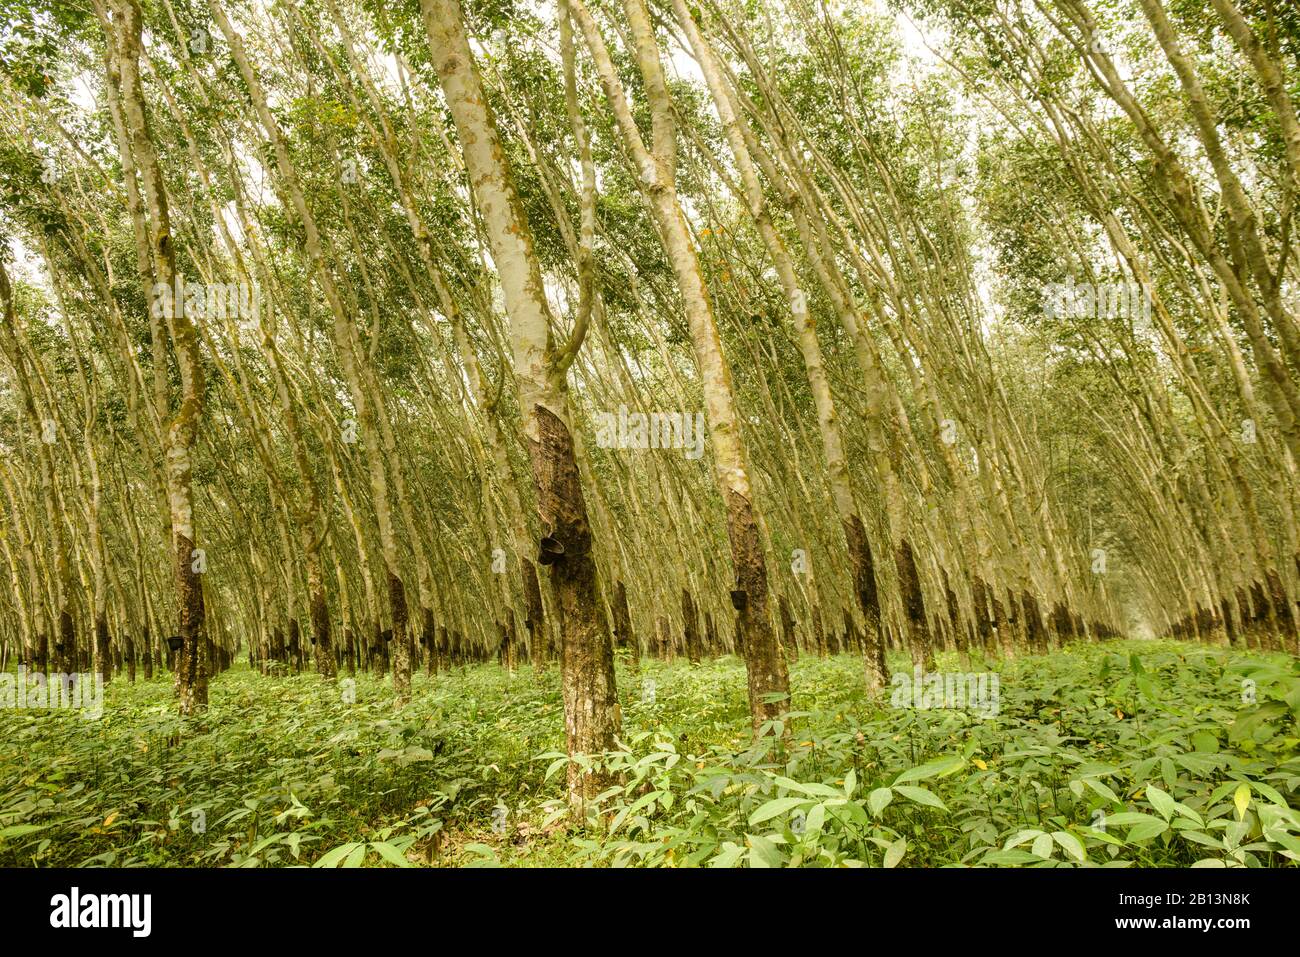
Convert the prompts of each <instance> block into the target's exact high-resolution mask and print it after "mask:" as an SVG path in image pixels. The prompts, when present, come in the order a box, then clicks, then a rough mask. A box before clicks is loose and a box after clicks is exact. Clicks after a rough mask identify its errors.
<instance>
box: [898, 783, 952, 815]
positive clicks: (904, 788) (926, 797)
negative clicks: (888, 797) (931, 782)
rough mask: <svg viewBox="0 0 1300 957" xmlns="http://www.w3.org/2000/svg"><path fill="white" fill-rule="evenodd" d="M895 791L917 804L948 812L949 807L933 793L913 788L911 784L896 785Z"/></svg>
mask: <svg viewBox="0 0 1300 957" xmlns="http://www.w3.org/2000/svg"><path fill="white" fill-rule="evenodd" d="M894 790H895V791H897V792H898V793H899V794H901V795H903V797H907V798H911V799H912V800H913V801H915V802H916V803H917V804H924V805H925V806H926V807H937V808H938V809H939V810H940V811H946V810H948V808H947V806H946V805H945V804H944V803H943V802H942V801H940V800H939V799H938V797H936V796H935V795H934V793H933V792H931V791H927V790H926V789H925V788H917V787H912V786H911V785H909V784H903V785H895V786H894Z"/></svg>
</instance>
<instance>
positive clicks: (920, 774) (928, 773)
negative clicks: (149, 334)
mask: <svg viewBox="0 0 1300 957" xmlns="http://www.w3.org/2000/svg"><path fill="white" fill-rule="evenodd" d="M965 764H966V762H965V760H964V759H962V758H961V756H960V755H955V754H954V755H948V756H947V757H943V758H937V759H935V760H934V761H927V762H926V763H925V764H922V765H920V766H919V767H915V768H910V769H909V770H907V771H904V772H903V773H902V774H900V775H899V776H898V777H897V778H895V779H894V784H895V785H899V784H905V783H906V782H908V781H924V780H925V779H926V778H933V777H945V776H947V775H949V774H955V773H956V772H957V771H959V770H961V768H962V767H963V766H964V765H965Z"/></svg>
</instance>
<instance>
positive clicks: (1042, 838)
mask: <svg viewBox="0 0 1300 957" xmlns="http://www.w3.org/2000/svg"><path fill="white" fill-rule="evenodd" d="M1029 849H1030V850H1031V851H1032V852H1033V853H1034V855H1035V856H1036V857H1041V858H1042V859H1043V860H1051V858H1052V835H1050V834H1039V835H1038V836H1037V837H1036V838H1034V843H1033V844H1032V845H1031V846H1030V848H1029Z"/></svg>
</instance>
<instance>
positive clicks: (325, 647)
mask: <svg viewBox="0 0 1300 957" xmlns="http://www.w3.org/2000/svg"><path fill="white" fill-rule="evenodd" d="M311 643H312V647H313V650H314V651H315V652H316V670H317V672H319V673H320V675H321V677H322V678H325V679H327V680H330V681H332V680H333V679H334V678H335V677H337V675H338V662H337V661H336V660H335V658H334V643H333V641H332V640H331V637H330V610H329V605H328V604H326V602H325V592H323V591H318V592H316V594H314V595H312V596H311Z"/></svg>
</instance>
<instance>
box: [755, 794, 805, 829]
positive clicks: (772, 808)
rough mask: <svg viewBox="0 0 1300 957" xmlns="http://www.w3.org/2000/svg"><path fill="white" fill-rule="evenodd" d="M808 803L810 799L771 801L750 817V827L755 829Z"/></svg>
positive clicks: (789, 798) (787, 798) (776, 799)
mask: <svg viewBox="0 0 1300 957" xmlns="http://www.w3.org/2000/svg"><path fill="white" fill-rule="evenodd" d="M807 803H808V799H807V798H801V797H798V798H791V797H785V798H775V799H773V800H771V801H768V802H767V803H766V804H764V805H763V806H762V807H760V808H758V810H756V811H755V812H754V813H753V814H751V815H750V816H749V826H750V827H753V826H754V825H756V824H762V823H763V822H764V821H770V820H771V819H772V818H774V817H776V816H777V815H778V814H784V813H785V812H786V811H790V810H793V809H794V808H797V807H798V806H799V805H801V804H807Z"/></svg>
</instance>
